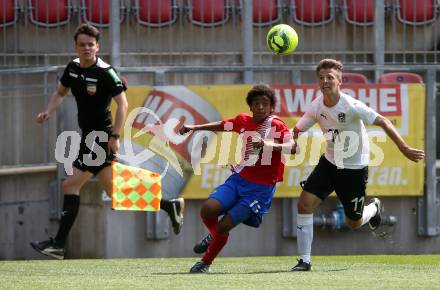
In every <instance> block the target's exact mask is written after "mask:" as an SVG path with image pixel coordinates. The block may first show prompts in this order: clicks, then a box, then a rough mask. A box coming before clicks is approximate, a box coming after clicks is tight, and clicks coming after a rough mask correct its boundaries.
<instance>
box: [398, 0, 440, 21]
mask: <svg viewBox="0 0 440 290" xmlns="http://www.w3.org/2000/svg"><path fill="white" fill-rule="evenodd" d="M436 1H437V0H398V1H397V2H396V10H397V19H399V21H400V22H402V23H405V24H411V25H425V24H430V23H433V22H434V21H435V20H436V18H437V10H438V4H437V2H436Z"/></svg>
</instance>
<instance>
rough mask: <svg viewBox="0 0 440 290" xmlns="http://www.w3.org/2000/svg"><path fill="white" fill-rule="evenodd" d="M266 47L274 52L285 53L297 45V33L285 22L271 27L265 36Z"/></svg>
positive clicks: (291, 50) (290, 51)
mask: <svg viewBox="0 0 440 290" xmlns="http://www.w3.org/2000/svg"><path fill="white" fill-rule="evenodd" d="M266 43H267V47H268V48H269V49H270V50H271V51H272V52H273V53H275V54H278V55H287V54H289V53H292V52H293V51H294V50H295V49H296V47H297V46H298V34H297V33H296V31H295V29H293V28H292V27H291V26H289V25H287V24H278V25H275V26H274V27H272V28H271V29H270V30H269V32H268V33H267V36H266Z"/></svg>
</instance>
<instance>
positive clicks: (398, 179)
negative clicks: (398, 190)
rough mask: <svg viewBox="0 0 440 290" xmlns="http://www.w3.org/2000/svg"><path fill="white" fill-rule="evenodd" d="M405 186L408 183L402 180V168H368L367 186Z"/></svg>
mask: <svg viewBox="0 0 440 290" xmlns="http://www.w3.org/2000/svg"><path fill="white" fill-rule="evenodd" d="M373 184H377V185H407V184H408V181H407V180H406V179H402V168H401V167H398V166H393V167H372V168H370V172H369V177H368V185H373Z"/></svg>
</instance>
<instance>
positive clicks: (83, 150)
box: [73, 131, 116, 175]
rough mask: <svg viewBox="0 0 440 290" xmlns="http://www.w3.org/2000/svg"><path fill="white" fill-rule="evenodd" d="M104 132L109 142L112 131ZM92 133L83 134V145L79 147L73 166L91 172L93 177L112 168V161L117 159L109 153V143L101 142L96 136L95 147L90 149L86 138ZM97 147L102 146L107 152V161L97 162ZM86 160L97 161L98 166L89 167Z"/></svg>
mask: <svg viewBox="0 0 440 290" xmlns="http://www.w3.org/2000/svg"><path fill="white" fill-rule="evenodd" d="M104 132H105V133H106V134H107V135H108V138H107V140H108V139H109V137H110V133H111V131H104ZM90 133H91V132H87V133H83V134H82V136H81V144H80V146H79V153H78V157H77V158H76V160H75V161H74V162H73V166H75V167H76V168H78V169H79V170H81V171H89V172H91V173H92V174H93V175H97V174H98V173H99V172H100V171H101V170H102V169H103V168H105V167H107V166H110V165H111V164H112V161H113V160H115V159H116V157H115V155H114V154H113V153H111V152H110V151H109V148H108V142H102V141H99V140H98V138H97V137H96V136H95V138H94V140H93V145H92V146H91V147H92V148H89V147H88V146H87V145H86V137H87V135H88V134H90ZM95 146H100V147H101V148H102V149H103V150H104V151H105V159H103V160H97V157H98V156H97V154H96V151H97V150H99V149H98V148H96V147H95ZM86 158H87V159H91V160H96V161H99V162H97V163H98V164H96V165H88V164H86V163H87V161H85V159H86Z"/></svg>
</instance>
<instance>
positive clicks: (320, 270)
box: [151, 268, 348, 276]
mask: <svg viewBox="0 0 440 290" xmlns="http://www.w3.org/2000/svg"><path fill="white" fill-rule="evenodd" d="M347 270H348V268H340V269H318V270H313V271H312V272H313V273H316V272H342V271H347ZM278 273H292V275H298V274H297V273H298V272H292V271H290V270H281V271H280V270H270V271H252V272H244V273H230V272H216V271H215V270H214V271H211V272H210V273H189V272H168V273H164V272H162V273H151V275H152V276H156V275H157V276H162V275H163V276H167V275H201V274H205V275H232V274H233V275H261V274H278ZM300 273H301V272H300Z"/></svg>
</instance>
